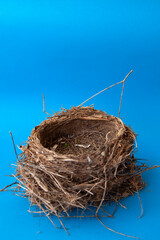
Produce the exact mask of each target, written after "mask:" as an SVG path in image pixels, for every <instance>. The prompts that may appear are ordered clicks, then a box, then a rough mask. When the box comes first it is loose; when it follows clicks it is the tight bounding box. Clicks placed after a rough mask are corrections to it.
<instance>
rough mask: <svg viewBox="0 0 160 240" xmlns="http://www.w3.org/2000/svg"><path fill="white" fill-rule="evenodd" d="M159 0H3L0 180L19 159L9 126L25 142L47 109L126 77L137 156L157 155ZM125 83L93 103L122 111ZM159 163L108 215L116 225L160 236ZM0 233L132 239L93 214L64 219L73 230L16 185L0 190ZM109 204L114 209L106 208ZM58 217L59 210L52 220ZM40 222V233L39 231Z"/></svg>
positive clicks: (127, 117) (126, 116)
mask: <svg viewBox="0 0 160 240" xmlns="http://www.w3.org/2000/svg"><path fill="white" fill-rule="evenodd" d="M159 23H160V2H159V1H154V0H152V1H147V0H146V1H143V0H142V1H137V0H134V1H132V0H131V1H123V0H122V1H108V0H104V1H103V0H99V1H94V0H92V1H89V0H85V1H83V0H77V1H74V0H73V1H71V0H68V1H64V0H58V1H55V0H52V1H51V0H50V1H49V0H45V1H42V0H40V1H36V0H30V1H29V0H28V1H18V0H14V1H7V0H0V83H1V84H0V113H1V117H0V126H1V134H0V146H1V147H0V156H1V164H0V166H1V172H0V188H2V187H4V186H5V185H6V184H9V183H10V182H12V179H10V178H9V177H5V176H4V175H7V174H11V173H12V172H13V169H11V168H10V167H9V166H8V164H11V163H14V162H15V161H16V158H15V155H14V151H13V146H12V142H11V139H10V135H9V131H12V133H13V135H14V140H15V143H16V144H19V145H20V143H21V142H24V141H25V140H26V139H27V138H28V136H29V135H30V133H31V130H32V129H33V128H34V126H35V125H38V124H39V123H40V122H41V121H43V120H44V119H45V117H46V116H45V115H44V114H43V113H42V94H43V93H44V94H45V97H46V110H47V111H50V109H52V110H53V111H57V110H59V108H60V107H61V105H62V104H63V106H64V107H65V108H69V107H71V106H73V105H78V104H80V103H81V102H83V101H84V100H85V99H86V98H88V97H90V96H91V95H93V94H94V93H96V92H98V91H100V90H101V89H103V88H105V87H107V86H109V85H110V84H113V83H115V82H118V81H120V80H122V79H123V78H124V77H125V75H126V74H127V73H128V72H129V71H130V70H131V69H133V70H134V72H133V73H132V75H131V76H130V77H129V78H128V80H127V81H126V85H125V91H124V97H123V103H122V111H121V116H122V117H123V120H124V121H125V123H126V124H128V125H131V126H132V128H133V130H134V131H136V132H137V133H138V134H139V136H138V148H139V152H138V153H137V156H138V157H140V158H145V159H150V160H151V161H150V162H147V163H148V164H149V165H154V164H160V161H159V158H160V157H159V133H160V124H159V122H160V106H159V105H160V90H159V89H160V71H159V66H160V44H159V43H160V24H159ZM120 92H121V86H116V87H115V88H114V89H112V90H108V92H105V93H102V94H101V95H99V96H97V97H96V98H94V99H93V100H91V101H90V102H88V104H92V103H95V108H97V109H102V110H104V111H107V112H108V113H109V114H113V115H116V116H117V114H118V107H119V100H120ZM159 174H160V169H155V170H152V171H149V172H146V173H144V174H143V177H144V179H145V180H146V181H147V183H148V185H147V187H146V189H145V190H143V191H141V192H140V196H141V200H142V204H143V208H144V216H143V218H141V219H139V218H138V217H139V215H140V204H139V201H138V197H137V196H136V195H135V196H134V197H129V198H127V199H124V200H123V201H122V203H123V204H124V205H126V207H127V208H128V210H125V209H123V208H119V209H118V211H117V212H116V215H115V216H116V218H115V219H103V221H104V223H105V224H106V225H107V226H108V227H110V228H113V229H114V230H116V231H119V232H122V233H126V234H129V235H133V236H138V237H140V239H145V240H150V239H154V240H159V239H160V223H159V215H160V208H159V198H160V188H159V186H160V178H159ZM0 206H1V210H0V239H12V240H15V239H16V240H20V239H23V240H28V239H30V240H32V239H34V240H35V239H38V240H44V239H54V240H58V239H70V240H73V239H83V240H88V239H92V240H98V239H116V240H117V239H125V237H123V236H120V235H117V234H115V233H112V232H110V231H108V230H107V229H105V228H104V227H103V226H102V225H101V224H100V223H99V222H98V221H97V220H96V219H65V220H64V223H65V225H66V227H67V228H69V232H70V236H69V237H68V236H67V235H66V233H65V232H64V231H63V230H57V229H55V228H54V227H53V226H52V225H51V223H50V222H49V221H48V219H46V218H38V217H33V216H32V215H31V214H29V213H28V212H27V209H28V208H29V203H28V201H27V200H26V199H23V198H19V197H16V196H14V195H12V193H10V192H3V193H1V194H0ZM108 211H109V210H108ZM55 221H57V220H55ZM38 231H40V233H39V234H38V233H37V232H38Z"/></svg>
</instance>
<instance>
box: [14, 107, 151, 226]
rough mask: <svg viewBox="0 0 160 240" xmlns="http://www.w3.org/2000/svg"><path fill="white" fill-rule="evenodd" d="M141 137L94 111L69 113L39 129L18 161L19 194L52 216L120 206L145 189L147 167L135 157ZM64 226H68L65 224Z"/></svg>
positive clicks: (115, 120) (119, 123)
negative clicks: (112, 204)
mask: <svg viewBox="0 0 160 240" xmlns="http://www.w3.org/2000/svg"><path fill="white" fill-rule="evenodd" d="M135 138H136V134H135V133H134V132H133V131H132V129H131V128H129V127H128V126H126V125H125V124H124V123H123V122H122V120H121V119H120V118H117V117H114V116H111V115H108V114H106V113H105V112H102V111H99V110H95V109H94V108H93V107H73V108H71V109H70V110H64V111H62V112H60V113H58V114H55V115H54V116H52V117H49V118H48V119H47V120H45V121H43V122H42V123H41V124H40V125H39V126H36V127H35V128H34V129H33V131H32V133H31V136H30V137H29V139H28V141H27V144H25V145H23V146H21V150H22V153H21V154H20V155H19V158H18V161H17V168H16V174H15V175H14V177H15V178H16V179H17V183H18V185H17V186H16V190H15V191H16V192H19V194H20V195H22V196H24V195H25V196H27V197H28V198H29V200H30V202H31V204H32V205H36V206H38V207H39V208H40V209H41V211H43V212H44V213H45V214H46V216H47V217H49V215H56V216H57V217H58V218H59V220H60V221H61V219H60V217H61V216H69V214H70V210H72V209H73V208H80V209H83V210H85V209H88V208H90V207H91V206H93V207H94V209H96V210H95V212H94V215H95V216H96V217H98V214H99V211H100V209H101V207H102V204H103V203H108V202H116V203H118V202H119V200H120V199H122V198H125V197H127V196H129V195H133V194H134V193H135V192H138V191H139V190H141V189H142V188H143V187H144V186H145V183H144V182H143V180H142V177H141V173H142V172H143V171H145V170H146V169H147V167H146V166H145V165H144V164H142V165H138V164H137V160H136V159H135V158H134V154H133V150H134V148H135ZM61 224H62V225H63V223H62V222H61Z"/></svg>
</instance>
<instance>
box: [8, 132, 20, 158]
mask: <svg viewBox="0 0 160 240" xmlns="http://www.w3.org/2000/svg"><path fill="white" fill-rule="evenodd" d="M9 133H10V135H11V139H12V143H13V147H14V152H15V155H16V158H17V160H18V161H19V158H18V154H17V151H16V147H15V144H14V140H13V135H12V133H11V132H9Z"/></svg>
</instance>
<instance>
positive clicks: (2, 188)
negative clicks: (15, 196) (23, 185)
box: [0, 181, 17, 192]
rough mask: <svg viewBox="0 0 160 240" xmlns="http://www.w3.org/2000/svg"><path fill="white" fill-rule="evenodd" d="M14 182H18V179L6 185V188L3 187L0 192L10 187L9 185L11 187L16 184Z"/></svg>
mask: <svg viewBox="0 0 160 240" xmlns="http://www.w3.org/2000/svg"><path fill="white" fill-rule="evenodd" d="M14 184H17V181H16V182H14V183H11V184H9V185H7V186H6V187H4V188H2V189H0V192H3V191H4V190H5V189H6V188H9V187H11V186H12V185H14Z"/></svg>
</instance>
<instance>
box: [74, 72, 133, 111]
mask: <svg viewBox="0 0 160 240" xmlns="http://www.w3.org/2000/svg"><path fill="white" fill-rule="evenodd" d="M132 71H133V70H131V71H130V72H129V73H128V74H127V76H126V77H125V78H124V79H123V80H122V81H120V82H118V83H115V84H113V85H111V86H109V87H107V88H105V89H103V90H101V91H100V92H98V93H96V94H94V95H93V96H92V97H90V98H88V99H87V100H85V101H84V102H82V103H81V104H80V105H79V106H78V107H81V106H82V105H83V104H85V103H86V102H88V101H89V100H91V99H92V98H94V97H96V96H97V95H99V94H100V93H102V92H104V91H106V90H108V89H110V88H112V87H114V86H116V85H118V84H120V83H124V81H125V80H126V79H127V77H128V76H129V75H130V74H131V72H132Z"/></svg>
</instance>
